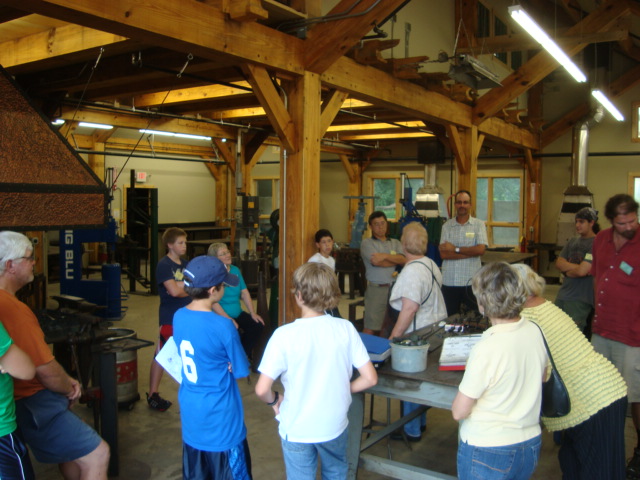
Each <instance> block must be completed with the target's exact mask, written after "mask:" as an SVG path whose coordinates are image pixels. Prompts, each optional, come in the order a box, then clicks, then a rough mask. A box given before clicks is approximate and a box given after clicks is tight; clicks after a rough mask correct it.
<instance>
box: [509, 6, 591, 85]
mask: <svg viewBox="0 0 640 480" xmlns="http://www.w3.org/2000/svg"><path fill="white" fill-rule="evenodd" d="M509 14H510V15H511V17H513V19H514V20H515V21H516V22H518V24H519V25H520V26H521V27H522V28H524V29H525V31H526V32H527V33H528V34H529V35H531V36H532V37H533V38H534V40H535V41H536V42H538V43H539V44H540V45H542V47H543V48H544V49H545V50H546V51H547V52H548V53H549V54H550V55H551V56H552V57H553V58H555V59H556V61H557V62H558V63H559V64H560V65H562V66H563V67H564V68H565V70H566V71H567V72H569V74H571V76H572V77H573V78H575V79H576V80H577V81H578V82H580V83H584V82H586V81H587V77H586V76H585V74H584V73H582V71H581V70H580V69H579V68H578V66H577V65H576V64H575V63H573V62H572V61H571V59H570V58H569V57H568V56H567V54H566V53H564V52H563V51H562V49H561V48H560V47H559V46H558V44H557V43H556V42H554V41H553V40H551V38H549V35H547V34H546V33H545V32H544V30H542V28H540V26H539V25H538V24H537V23H536V22H535V21H534V20H533V18H531V17H530V16H529V14H528V13H527V12H525V11H524V9H523V8H522V7H521V6H520V5H512V6H510V7H509Z"/></svg>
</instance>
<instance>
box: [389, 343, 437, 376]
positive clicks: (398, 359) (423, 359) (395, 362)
mask: <svg viewBox="0 0 640 480" xmlns="http://www.w3.org/2000/svg"><path fill="white" fill-rule="evenodd" d="M428 354H429V344H428V343H427V344H426V345H411V346H407V345H399V344H397V343H393V342H391V368H393V369H394V370H397V371H398V372H404V373H417V372H422V371H423V370H426V368H427V355H428Z"/></svg>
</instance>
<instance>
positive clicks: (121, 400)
mask: <svg viewBox="0 0 640 480" xmlns="http://www.w3.org/2000/svg"><path fill="white" fill-rule="evenodd" d="M109 331H110V332H112V334H113V335H112V336H110V337H109V338H107V339H106V340H105V341H106V342H113V341H116V340H122V339H123V338H138V335H137V334H136V332H135V330H130V329H128V328H110V329H109ZM116 385H117V389H116V390H117V398H118V405H123V404H124V405H129V406H133V403H134V402H137V401H138V400H140V394H139V393H138V350H136V349H132V350H127V351H124V352H117V353H116Z"/></svg>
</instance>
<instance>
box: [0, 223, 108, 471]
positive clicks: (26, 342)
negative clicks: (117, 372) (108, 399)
mask: <svg viewBox="0 0 640 480" xmlns="http://www.w3.org/2000/svg"><path fill="white" fill-rule="evenodd" d="M34 262H35V258H34V256H33V246H32V245H31V242H30V241H29V239H28V238H27V237H25V236H24V235H22V234H21V233H16V232H9V231H4V232H0V322H2V324H3V326H4V328H5V329H6V330H7V332H8V333H9V335H10V336H11V338H12V339H13V341H14V343H15V344H16V345H17V346H18V347H20V348H21V349H22V350H24V351H25V352H26V353H27V354H28V355H29V356H30V357H31V360H32V361H33V363H34V365H35V366H36V376H35V378H34V379H32V380H17V379H16V380H15V386H14V395H15V399H16V417H17V420H18V427H19V428H20V430H21V433H22V434H23V436H24V438H25V441H26V443H27V444H28V445H29V447H30V448H31V451H32V452H33V454H34V455H35V457H36V459H37V460H38V461H40V462H43V463H58V464H59V466H60V471H61V472H62V474H63V476H64V478H65V479H67V480H71V479H73V480H84V479H89V478H91V479H97V480H102V479H104V480H106V478H107V466H108V463H109V446H108V445H107V444H106V442H105V441H104V440H102V439H101V438H100V436H99V435H98V434H97V433H96V432H95V430H93V429H92V428H91V427H89V426H88V425H87V424H86V423H84V422H83V421H82V420H81V419H80V418H79V417H78V416H76V415H75V414H74V413H72V412H71V410H69V407H71V405H73V404H74V403H75V402H76V400H77V399H78V398H80V394H81V391H80V384H79V383H78V381H77V380H75V379H73V378H71V377H70V376H69V375H68V374H67V372H65V370H64V368H62V366H61V365H60V364H59V363H58V362H57V361H56V359H55V358H54V357H53V355H52V353H51V350H50V349H49V346H48V345H47V343H46V342H45V339H44V333H43V332H42V329H41V328H40V325H39V324H38V319H37V318H36V316H35V315H34V314H33V312H32V311H31V310H30V309H29V307H27V306H26V305H25V304H24V303H22V302H20V301H19V300H18V299H17V298H16V296H15V294H16V292H17V291H18V290H20V288H22V287H23V286H25V285H27V284H28V283H30V282H32V281H33V265H34Z"/></svg>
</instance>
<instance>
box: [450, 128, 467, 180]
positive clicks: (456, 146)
mask: <svg viewBox="0 0 640 480" xmlns="http://www.w3.org/2000/svg"><path fill="white" fill-rule="evenodd" d="M445 129H446V131H447V136H448V137H449V146H450V147H451V151H452V152H453V156H454V158H455V159H456V170H458V172H459V173H462V174H464V173H466V172H468V170H469V159H468V158H467V154H466V152H465V149H464V146H463V144H462V138H461V136H460V132H458V127H456V126H455V125H450V124H449V125H445Z"/></svg>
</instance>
